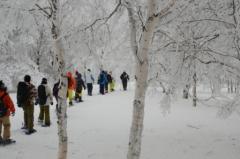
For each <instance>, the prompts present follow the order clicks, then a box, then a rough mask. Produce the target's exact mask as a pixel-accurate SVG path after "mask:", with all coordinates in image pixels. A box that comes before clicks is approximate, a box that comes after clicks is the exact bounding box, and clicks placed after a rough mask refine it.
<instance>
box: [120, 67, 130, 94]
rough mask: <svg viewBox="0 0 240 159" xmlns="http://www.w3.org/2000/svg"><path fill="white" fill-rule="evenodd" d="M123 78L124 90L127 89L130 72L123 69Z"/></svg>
mask: <svg viewBox="0 0 240 159" xmlns="http://www.w3.org/2000/svg"><path fill="white" fill-rule="evenodd" d="M120 78H121V80H122V85H123V90H124V91H126V90H127V82H128V80H129V76H128V74H127V73H126V72H125V71H123V73H122V74H121V76H120Z"/></svg>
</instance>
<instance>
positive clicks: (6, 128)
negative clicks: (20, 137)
mask: <svg viewBox="0 0 240 159" xmlns="http://www.w3.org/2000/svg"><path fill="white" fill-rule="evenodd" d="M10 127H11V124H10V118H9V116H4V117H1V118H0V139H3V140H6V139H9V138H10V135H11V134H10ZM2 129H3V135H2Z"/></svg>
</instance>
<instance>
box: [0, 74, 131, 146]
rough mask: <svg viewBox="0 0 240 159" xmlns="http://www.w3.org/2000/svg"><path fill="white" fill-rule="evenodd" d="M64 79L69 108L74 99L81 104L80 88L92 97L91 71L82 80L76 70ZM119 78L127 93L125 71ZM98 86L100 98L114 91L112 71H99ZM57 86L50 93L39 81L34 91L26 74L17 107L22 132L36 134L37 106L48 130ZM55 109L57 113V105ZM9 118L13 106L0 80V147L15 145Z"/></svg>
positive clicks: (44, 81) (13, 108) (39, 119)
mask: <svg viewBox="0 0 240 159" xmlns="http://www.w3.org/2000/svg"><path fill="white" fill-rule="evenodd" d="M67 78H68V91H67V98H68V100H69V105H70V106H71V105H73V99H75V102H77V103H78V102H83V100H82V92H83V89H86V88H87V92H88V95H89V96H92V91H93V84H94V81H95V80H94V77H93V74H92V73H91V70H90V69H88V70H87V72H86V73H84V80H83V79H82V75H81V73H79V72H78V71H76V72H75V77H73V75H72V73H71V72H67ZM120 79H121V80H122V86H123V90H127V82H128V80H129V76H128V74H127V73H126V72H125V71H124V72H123V73H122V74H121V76H120ZM97 83H98V84H99V93H100V94H102V95H104V94H105V93H108V92H109V91H111V92H112V91H114V87H115V80H114V78H113V77H112V72H111V71H110V72H109V73H107V72H106V71H101V72H100V74H99V76H98V81H97ZM59 84H60V80H59V81H58V82H57V83H55V84H54V87H53V90H52V91H51V89H50V87H49V86H48V81H47V79H46V78H42V81H41V84H40V85H39V86H38V88H37V89H36V87H35V86H34V85H33V84H32V82H31V76H29V75H25V76H24V81H21V82H19V83H18V86H17V105H18V107H21V108H22V109H23V113H24V123H23V127H22V128H21V129H23V130H24V131H25V134H27V135H30V134H32V133H34V132H36V130H35V129H34V105H39V106H40V113H39V116H38V122H39V124H41V126H43V127H49V126H50V125H51V122H50V113H49V109H50V105H53V96H54V97H55V99H56V101H57V100H58V90H59ZM86 85H87V87H86ZM56 110H58V106H57V104H56ZM10 115H12V116H14V115H15V106H14V103H13V101H12V99H11V97H10V96H9V94H8V92H7V87H6V86H5V84H4V83H3V81H0V145H1V144H3V145H6V144H10V143H14V142H15V141H14V140H12V139H11V138H10V136H11V134H10V126H11V124H10ZM2 129H3V131H2Z"/></svg>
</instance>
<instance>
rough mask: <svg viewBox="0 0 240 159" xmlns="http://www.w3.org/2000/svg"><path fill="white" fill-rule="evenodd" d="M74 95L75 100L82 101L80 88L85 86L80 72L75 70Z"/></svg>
mask: <svg viewBox="0 0 240 159" xmlns="http://www.w3.org/2000/svg"><path fill="white" fill-rule="evenodd" d="M75 79H76V95H75V101H76V102H83V100H82V90H83V88H84V89H86V86H85V84H84V81H83V79H82V75H81V73H79V72H78V71H76V78H75Z"/></svg>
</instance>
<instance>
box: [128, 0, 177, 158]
mask: <svg viewBox="0 0 240 159" xmlns="http://www.w3.org/2000/svg"><path fill="white" fill-rule="evenodd" d="M147 3H148V9H147V17H146V22H145V24H144V25H143V26H142V28H141V29H142V32H141V39H140V42H139V44H138V41H137V31H138V30H139V28H138V25H137V19H135V12H134V4H133V2H132V1H125V4H126V8H127V11H128V17H129V27H130V41H131V47H132V53H133V54H134V56H135V62H136V66H135V69H136V70H135V71H136V72H135V78H136V88H135V97H134V102H133V117H132V126H131V131H130V137H129V147H128V153H127V159H139V158H140V154H141V141H142V131H143V120H144V106H145V93H146V90H147V81H148V67H149V59H148V54H149V47H150V42H151V39H152V36H153V32H154V30H155V26H156V24H157V22H158V20H159V19H160V18H161V17H162V16H164V15H165V14H166V13H167V12H168V11H169V9H170V8H171V7H172V6H173V5H174V3H175V0H173V1H171V3H170V4H168V6H167V7H166V8H164V9H163V10H161V11H160V12H158V10H159V6H158V5H157V4H158V3H157V1H156V0H148V1H147Z"/></svg>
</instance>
